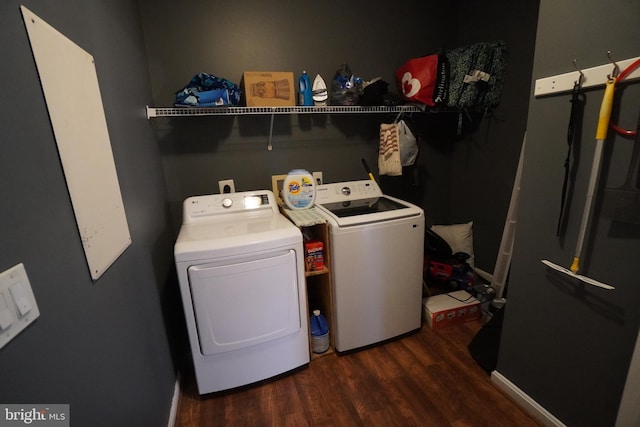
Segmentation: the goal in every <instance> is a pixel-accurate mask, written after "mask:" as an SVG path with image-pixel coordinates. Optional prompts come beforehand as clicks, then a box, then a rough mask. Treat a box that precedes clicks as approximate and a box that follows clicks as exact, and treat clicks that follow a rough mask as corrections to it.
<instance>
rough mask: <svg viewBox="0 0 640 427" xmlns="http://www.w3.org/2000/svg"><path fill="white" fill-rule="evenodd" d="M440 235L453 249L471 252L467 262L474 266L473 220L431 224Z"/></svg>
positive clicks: (454, 251)
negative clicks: (448, 223)
mask: <svg viewBox="0 0 640 427" xmlns="http://www.w3.org/2000/svg"><path fill="white" fill-rule="evenodd" d="M431 230H433V231H434V232H435V233H436V234H437V235H438V236H440V237H442V238H443V239H444V241H445V242H447V243H448V244H449V246H451V250H452V251H453V253H454V254H455V253H456V252H464V253H466V254H469V259H468V260H467V263H468V264H469V265H470V266H471V268H474V260H475V256H474V254H473V221H470V222H467V223H465V224H452V225H433V226H431Z"/></svg>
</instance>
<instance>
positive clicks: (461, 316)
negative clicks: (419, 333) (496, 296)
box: [423, 291, 480, 329]
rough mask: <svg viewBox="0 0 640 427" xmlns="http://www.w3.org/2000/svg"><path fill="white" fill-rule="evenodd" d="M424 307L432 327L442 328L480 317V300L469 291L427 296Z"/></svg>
mask: <svg viewBox="0 0 640 427" xmlns="http://www.w3.org/2000/svg"><path fill="white" fill-rule="evenodd" d="M423 307H424V315H425V317H426V318H427V322H428V323H429V326H430V327H431V329H441V328H444V327H447V326H452V325H457V324H459V323H463V322H468V321H470V320H474V319H478V318H480V301H478V300H477V299H476V298H474V297H473V296H471V294H469V293H468V292H467V291H455V292H449V293H448V294H441V295H434V296H431V297H429V298H425V299H424V300H423Z"/></svg>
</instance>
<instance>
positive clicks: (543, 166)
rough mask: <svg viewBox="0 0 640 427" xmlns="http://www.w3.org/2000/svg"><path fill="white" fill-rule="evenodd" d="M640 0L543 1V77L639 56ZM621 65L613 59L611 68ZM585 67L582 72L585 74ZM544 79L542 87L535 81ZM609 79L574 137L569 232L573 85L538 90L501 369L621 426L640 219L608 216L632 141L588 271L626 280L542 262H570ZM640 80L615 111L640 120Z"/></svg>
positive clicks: (637, 293) (537, 65)
mask: <svg viewBox="0 0 640 427" xmlns="http://www.w3.org/2000/svg"><path fill="white" fill-rule="evenodd" d="M639 16H640V4H639V3H638V2H637V1H632V0H616V1H608V2H601V1H590V2H582V1H577V0H572V1H565V2H560V3H559V2H555V1H550V0H544V1H542V2H541V7H540V15H539V25H538V33H537V41H536V50H535V60H534V68H533V77H534V80H535V79H539V78H543V77H548V76H553V75H556V74H561V73H565V72H570V71H572V70H573V65H572V60H573V59H574V58H575V59H576V60H577V63H578V64H579V65H580V66H582V67H585V68H587V67H592V66H596V65H601V64H605V63H607V62H608V59H607V56H606V53H607V50H611V51H612V52H613V56H614V58H617V59H626V58H631V57H635V56H638V40H640V27H639V26H638V23H637V18H638V17H639ZM612 68H613V67H612ZM576 74H577V73H576ZM532 87H533V86H532ZM602 95H603V89H602V88H599V89H594V90H589V91H588V92H587V93H586V98H587V101H586V107H585V111H584V122H583V125H582V129H581V130H582V135H581V140H580V142H579V143H578V144H577V146H576V147H575V148H576V150H577V156H576V159H575V161H574V164H575V167H576V169H575V183H574V184H573V188H572V190H571V192H570V193H571V197H570V202H569V212H568V214H569V220H568V223H567V227H566V229H565V231H564V233H563V234H562V236H561V238H556V236H555V230H556V223H557V218H558V213H559V203H560V190H561V186H562V178H563V173H564V170H563V162H564V158H565V156H566V151H567V143H566V133H567V124H568V118H569V111H570V103H569V100H570V95H568V94H563V95H557V96H549V97H542V98H537V99H533V98H532V99H531V101H530V104H529V115H528V125H527V146H526V147H527V149H526V157H525V163H524V176H523V182H522V199H521V205H520V210H519V212H520V216H519V219H518V229H517V236H516V245H515V250H514V258H513V264H512V269H511V278H510V283H509V286H510V288H509V296H508V303H507V308H506V313H505V321H504V329H503V335H502V342H501V348H500V355H499V361H498V371H499V372H500V373H501V374H503V375H504V376H505V377H507V378H508V379H509V380H510V381H511V382H513V383H514V384H516V385H517V386H518V387H519V388H521V389H522V390H523V391H524V392H525V393H527V394H528V395H529V396H531V397H532V398H533V399H535V400H536V401H537V402H538V403H540V404H541V405H542V406H544V407H545V408H546V409H547V410H549V411H550V412H551V413H552V414H554V415H555V416H556V417H557V418H559V419H560V420H561V421H562V422H564V423H565V424H567V425H570V426H611V425H613V424H614V421H615V416H616V412H617V408H618V404H619V401H620V396H621V393H622V389H623V386H624V380H625V377H626V374H627V369H628V366H629V361H630V357H631V353H632V350H633V346H634V343H635V340H636V337H637V333H638V325H639V320H640V319H639V317H640V314H639V313H640V311H639V310H638V307H637V303H638V301H640V287H638V277H639V275H640V264H639V263H638V253H640V240H639V238H640V228H639V226H638V225H634V224H625V223H622V222H615V221H612V220H611V219H609V218H606V217H604V216H603V215H602V203H601V202H600V200H602V197H603V194H604V190H605V188H607V187H617V186H620V185H621V184H622V183H623V181H624V176H625V173H626V170H627V168H628V165H629V157H630V153H631V148H632V142H631V140H630V139H628V138H623V137H620V136H618V135H616V134H613V133H611V132H610V133H609V137H608V139H607V141H606V144H605V157H604V160H603V164H602V166H603V169H602V175H601V179H600V186H599V189H598V192H597V194H596V201H597V202H596V209H595V214H594V221H593V223H592V230H591V232H590V234H589V235H588V238H587V247H588V249H587V251H586V252H585V253H584V254H583V262H582V264H583V267H584V271H583V272H582V274H585V275H587V276H589V277H593V278H596V279H598V280H600V281H603V282H605V283H610V284H612V285H613V286H615V287H616V289H615V290H613V291H606V290H601V289H598V288H595V287H591V286H586V287H582V286H579V285H576V284H575V283H572V282H571V281H570V280H566V278H565V277H559V276H558V275H554V274H547V272H546V269H545V268H544V266H543V265H542V264H541V263H540V260H541V259H549V260H552V261H553V262H555V263H558V264H561V265H563V266H565V267H567V268H568V267H569V265H570V264H571V260H572V258H573V254H574V249H575V245H576V239H577V233H578V227H579V224H580V219H581V214H582V210H583V206H584V200H585V195H586V185H587V178H588V175H589V172H590V168H591V161H592V159H593V154H594V147H595V143H594V141H595V128H596V122H597V117H598V111H599V108H600V103H601V101H602ZM639 101H640V88H639V87H638V85H637V83H636V84H629V85H626V86H622V85H621V86H620V87H619V88H618V90H617V93H616V102H615V107H614V111H613V116H612V117H613V118H614V119H615V120H617V122H618V123H620V124H622V125H624V126H625V127H626V128H634V127H635V123H636V119H637V116H638V112H639V108H640V102H639Z"/></svg>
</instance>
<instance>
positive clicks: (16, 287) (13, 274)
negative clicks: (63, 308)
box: [0, 263, 40, 348]
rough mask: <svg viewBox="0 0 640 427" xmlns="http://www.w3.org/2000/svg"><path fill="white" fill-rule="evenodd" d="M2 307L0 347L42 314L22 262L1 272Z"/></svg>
mask: <svg viewBox="0 0 640 427" xmlns="http://www.w3.org/2000/svg"><path fill="white" fill-rule="evenodd" d="M0 309H1V310H2V313H0V316H1V318H2V325H0V348H2V347H4V346H5V345H6V344H7V343H8V342H9V341H11V340H12V339H14V338H15V337H16V335H18V334H19V333H20V332H22V331H23V330H24V328H26V327H27V326H28V325H29V324H30V323H31V322H33V321H34V320H36V319H37V318H38V316H40V311H39V310H38V304H36V299H35V296H34V295H33V290H32V289H31V283H30V282H29V277H27V271H26V270H25V268H24V265H23V264H22V263H20V264H18V265H15V266H13V267H11V268H10V269H8V270H6V271H4V272H2V273H0ZM1 326H5V328H2V327H1Z"/></svg>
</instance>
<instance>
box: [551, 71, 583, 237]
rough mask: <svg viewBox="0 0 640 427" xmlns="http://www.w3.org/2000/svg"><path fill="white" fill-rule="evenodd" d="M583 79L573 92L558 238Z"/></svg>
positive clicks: (580, 107)
mask: <svg viewBox="0 0 640 427" xmlns="http://www.w3.org/2000/svg"><path fill="white" fill-rule="evenodd" d="M581 95H582V78H580V79H579V80H578V81H576V82H575V83H574V84H573V91H572V92H571V113H570V115H569V129H568V131H567V145H568V146H569V148H568V149H567V157H566V158H565V159H564V182H563V183H562V197H561V199H560V215H559V217H558V228H557V229H556V236H560V229H561V228H562V219H563V216H564V207H565V203H566V198H567V188H568V186H569V174H570V171H571V147H572V145H573V142H574V141H575V139H576V137H577V132H578V126H579V124H580V114H581V112H582V103H583V99H582V96H581Z"/></svg>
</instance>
